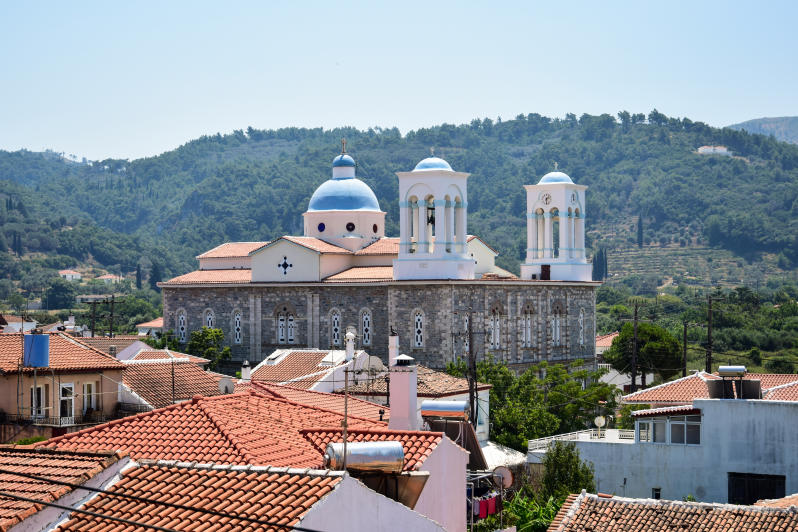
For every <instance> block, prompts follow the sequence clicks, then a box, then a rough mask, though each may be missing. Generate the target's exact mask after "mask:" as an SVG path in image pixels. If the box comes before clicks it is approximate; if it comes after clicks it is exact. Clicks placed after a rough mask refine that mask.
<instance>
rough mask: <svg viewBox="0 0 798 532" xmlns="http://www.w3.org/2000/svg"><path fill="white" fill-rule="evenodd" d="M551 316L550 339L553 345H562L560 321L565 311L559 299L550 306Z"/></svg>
mask: <svg viewBox="0 0 798 532" xmlns="http://www.w3.org/2000/svg"><path fill="white" fill-rule="evenodd" d="M551 310H552V317H551V339H552V343H553V344H554V346H560V345H562V322H563V315H564V314H565V311H564V309H563V305H562V303H561V302H560V301H556V302H555V303H554V304H553V305H552V306H551Z"/></svg>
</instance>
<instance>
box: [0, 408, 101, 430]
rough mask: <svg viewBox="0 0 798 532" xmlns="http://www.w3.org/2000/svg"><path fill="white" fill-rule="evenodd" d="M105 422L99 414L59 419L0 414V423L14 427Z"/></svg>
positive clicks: (60, 425) (66, 425) (64, 425)
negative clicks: (13, 425)
mask: <svg viewBox="0 0 798 532" xmlns="http://www.w3.org/2000/svg"><path fill="white" fill-rule="evenodd" d="M104 421H107V418H106V417H105V415H103V414H101V413H99V412H93V413H91V414H88V415H85V416H83V415H81V416H60V417H47V416H37V415H30V414H22V415H18V414H3V413H0V423H9V424H15V425H38V426H44V427H70V426H73V425H91V424H95V423H103V422H104Z"/></svg>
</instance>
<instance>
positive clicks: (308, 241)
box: [272, 236, 352, 255]
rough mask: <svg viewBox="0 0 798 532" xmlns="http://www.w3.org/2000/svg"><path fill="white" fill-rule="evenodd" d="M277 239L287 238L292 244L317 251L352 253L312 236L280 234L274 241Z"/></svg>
mask: <svg viewBox="0 0 798 532" xmlns="http://www.w3.org/2000/svg"><path fill="white" fill-rule="evenodd" d="M279 240H288V241H289V242H293V243H294V244H299V245H300V246H302V247H306V248H308V249H312V250H313V251H318V252H319V253H336V254H342V255H351V254H352V252H351V251H349V250H348V249H345V248H342V247H339V246H336V245H334V244H330V243H329V242H325V241H324V240H321V239H319V238H315V237H312V236H282V237H280V238H278V239H277V240H275V241H274V242H277V241H279ZM274 242H272V243H274Z"/></svg>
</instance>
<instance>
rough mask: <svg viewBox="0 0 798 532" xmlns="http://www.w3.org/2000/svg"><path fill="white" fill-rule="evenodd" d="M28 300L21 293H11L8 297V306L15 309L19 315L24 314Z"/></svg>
mask: <svg viewBox="0 0 798 532" xmlns="http://www.w3.org/2000/svg"><path fill="white" fill-rule="evenodd" d="M26 302H27V300H26V299H25V296H23V295H22V294H20V293H14V294H11V296H9V298H8V306H10V307H11V308H12V309H14V312H16V313H17V315H19V314H22V311H23V310H25V303H26Z"/></svg>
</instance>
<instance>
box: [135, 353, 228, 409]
mask: <svg viewBox="0 0 798 532" xmlns="http://www.w3.org/2000/svg"><path fill="white" fill-rule="evenodd" d="M122 382H123V383H124V384H125V386H127V387H128V388H130V389H131V390H132V391H133V392H134V393H136V395H138V396H139V397H141V398H142V399H144V400H145V401H147V403H149V404H150V405H151V406H152V407H154V408H162V407H164V406H169V405H171V404H173V403H175V402H177V401H186V400H188V399H191V398H192V397H194V396H195V395H205V396H213V395H219V394H220V393H221V392H220V391H219V382H218V379H217V378H216V377H214V376H213V375H209V374H208V373H206V372H205V371H203V370H202V369H201V368H200V367H199V366H198V365H197V364H194V363H191V362H188V361H185V362H175V363H171V362H160V361H152V362H151V361H145V362H128V363H127V364H125V371H124V372H123V373H122Z"/></svg>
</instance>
